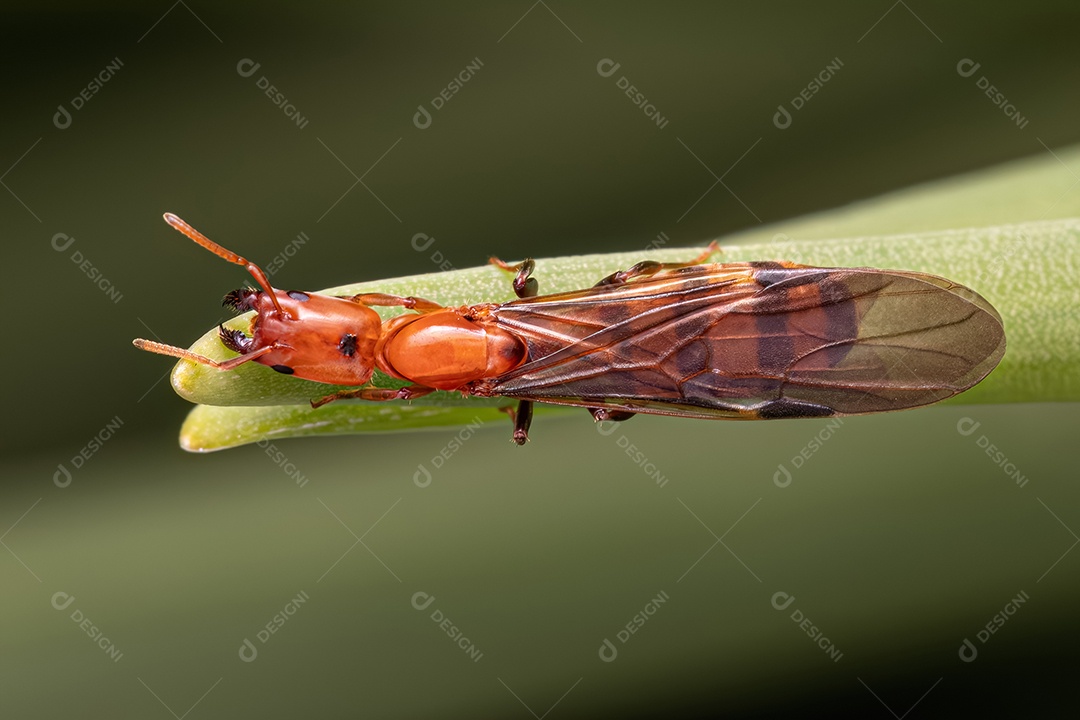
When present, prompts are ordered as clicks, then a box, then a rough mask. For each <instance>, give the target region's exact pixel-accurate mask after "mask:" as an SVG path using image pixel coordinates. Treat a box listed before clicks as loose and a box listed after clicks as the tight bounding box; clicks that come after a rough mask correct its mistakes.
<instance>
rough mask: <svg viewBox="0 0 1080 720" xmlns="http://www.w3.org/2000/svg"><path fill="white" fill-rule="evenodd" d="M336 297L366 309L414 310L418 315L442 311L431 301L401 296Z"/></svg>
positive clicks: (361, 294) (440, 306) (364, 295)
mask: <svg viewBox="0 0 1080 720" xmlns="http://www.w3.org/2000/svg"><path fill="white" fill-rule="evenodd" d="M338 297H340V298H342V299H345V300H352V301H353V302H354V303H359V304H360V305H367V306H368V307H373V306H377V307H399V306H400V307H404V308H406V309H408V310H416V311H417V312H420V313H426V312H433V311H435V310H442V309H443V306H442V305H440V304H439V303H437V302H433V301H431V300H424V299H423V298H417V297H412V296H411V295H410V296H408V297H403V296H401V295H387V294H386V293H360V294H359V295H352V296H348V295H339V296H338Z"/></svg>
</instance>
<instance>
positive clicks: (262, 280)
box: [164, 212, 284, 316]
mask: <svg viewBox="0 0 1080 720" xmlns="http://www.w3.org/2000/svg"><path fill="white" fill-rule="evenodd" d="M164 218H165V222H167V223H169V225H171V226H172V227H173V229H174V230H178V231H179V232H182V233H183V234H184V235H187V236H188V237H189V238H191V239H192V240H194V241H195V242H197V243H199V244H200V245H202V246H203V247H204V248H206V249H207V250H209V251H210V252H212V253H214V254H215V255H217V256H218V257H219V258H222V259H224V260H228V261H229V262H231V263H234V264H236V265H241V266H243V267H246V268H247V271H248V272H249V273H251V276H252V277H253V278H255V282H257V283H259V287H261V288H262V289H263V291H264V292H265V293H266V294H268V295H269V296H270V301H271V302H273V303H274V309H275V310H277V313H278V315H281V316H284V313H283V312H282V310H281V306H280V305H278V301H277V295H275V294H274V288H273V287H271V286H270V281H269V280H268V279H267V278H266V273H264V272H263V271H262V268H260V267H259V266H258V265H256V264H255V263H253V262H250V261H248V260H246V259H244V258H242V257H240V256H239V255H237V254H236V253H234V252H233V251H231V250H226V249H225V248H223V247H221V246H220V245H218V244H217V243H216V242H214V241H213V240H211V239H210V238H208V237H206V236H205V235H203V234H202V233H201V232H199V231H198V230H196V229H195V228H193V227H191V226H190V225H188V224H187V223H186V222H184V221H183V220H181V219H180V218H178V217H177V216H176V215H173V214H172V213H168V212H167V213H165V215H164Z"/></svg>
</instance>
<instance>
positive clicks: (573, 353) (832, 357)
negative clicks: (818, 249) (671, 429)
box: [485, 263, 1005, 419]
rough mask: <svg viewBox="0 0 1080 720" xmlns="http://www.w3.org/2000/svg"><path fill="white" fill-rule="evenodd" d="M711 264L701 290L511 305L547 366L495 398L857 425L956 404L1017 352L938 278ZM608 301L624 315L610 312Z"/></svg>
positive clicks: (675, 288) (513, 321)
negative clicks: (862, 419) (832, 418)
mask: <svg viewBox="0 0 1080 720" xmlns="http://www.w3.org/2000/svg"><path fill="white" fill-rule="evenodd" d="M700 267H701V268H702V270H701V272H699V273H697V277H696V279H695V281H694V282H692V283H681V282H680V280H681V279H682V278H685V277H686V275H685V274H681V275H676V273H674V272H670V273H669V272H662V273H659V274H658V275H656V276H652V277H650V278H648V279H645V280H642V281H640V282H632V283H627V284H626V285H624V286H614V287H600V288H594V289H593V290H589V291H582V292H580V293H568V294H564V295H558V296H547V297H541V298H531V299H529V300H527V301H518V302H513V303H508V304H507V305H504V306H501V307H500V308H498V309H497V310H496V311H494V312H493V316H494V318H495V320H496V322H498V323H499V324H500V325H504V326H505V327H507V328H509V329H512V330H513V331H514V332H515V333H517V334H519V336H521V337H523V339H525V340H526V342H527V343H528V344H529V347H530V357H531V358H534V359H533V360H531V361H530V362H528V363H526V364H524V365H522V366H521V367H519V368H517V369H516V370H514V371H512V372H510V373H507V374H505V375H503V376H500V377H498V378H494V379H492V380H490V381H487V386H486V388H485V389H486V390H488V391H490V392H491V393H492V394H497V395H507V396H511V397H517V398H522V399H530V400H538V401H541V402H550V403H558V404H569V405H584V406H589V407H606V408H611V409H615V410H624V411H633V412H651V413H658V414H672V415H688V416H700V417H734V418H745V419H756V418H782V417H820V416H826V415H849V414H858V413H868V412H880V411H886V410H899V409H903V408H909V407H916V406H919V405H926V404H929V403H932V402H936V401H938V400H942V399H944V398H946V397H950V396H952V395H955V394H957V393H959V392H962V391H963V390H966V389H967V388H969V387H971V386H972V385H974V384H975V383H977V382H978V381H979V380H981V379H982V378H983V377H985V376H986V374H987V373H989V372H990V370H992V369H993V368H994V366H995V365H997V363H998V361H999V360H1000V359H1001V356H1002V355H1003V353H1004V351H1005V335H1004V330H1003V328H1002V325H1001V319H1000V317H999V316H998V314H997V313H996V312H995V311H994V309H993V308H992V307H991V306H990V305H989V303H987V302H986V301H985V300H984V299H983V298H981V297H980V296H979V295H977V294H976V293H974V292H973V291H972V290H970V289H968V288H966V287H963V286H960V285H956V284H954V283H951V282H949V281H948V280H944V279H942V278H939V277H936V276H932V275H924V274H921V273H908V272H888V271H881V270H874V269H831V268H812V267H804V266H798V265H792V264H790V263H785V264H782V265H780V264H777V263H769V264H767V265H766V264H761V265H760V266H756V265H751V264H728V265H704V266H700ZM681 272H682V271H680V273H681ZM607 304H618V305H620V310H621V312H618V313H615V312H612V311H611V310H610V309H609V310H607V311H606V312H605V307H604V306H605V305H607ZM628 310H629V312H628ZM609 321H610V322H609Z"/></svg>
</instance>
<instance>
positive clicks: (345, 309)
mask: <svg viewBox="0 0 1080 720" xmlns="http://www.w3.org/2000/svg"><path fill="white" fill-rule="evenodd" d="M225 300H226V303H225V304H226V305H228V306H229V307H233V308H234V309H236V310H241V311H246V310H255V311H256V314H255V316H254V317H253V318H252V320H251V326H250V330H249V333H250V336H248V335H246V334H244V333H243V332H241V331H240V330H229V329H226V328H224V327H223V328H221V331H220V332H221V342H222V343H223V344H224V345H225V347H227V348H229V349H230V350H233V351H235V352H238V353H240V354H241V355H246V354H249V353H254V352H257V351H259V350H263V349H264V348H271V349H269V350H267V351H266V352H265V354H262V355H260V356H259V357H257V358H254V360H255V361H256V362H259V363H262V364H263V365H268V366H270V367H271V368H273V369H274V370H276V371H278V372H280V373H284V374H286V375H295V376H296V377H300V378H305V379H307V380H317V381H319V382H325V383H332V384H337V385H363V384H364V383H366V382H367V381H368V380H370V379H371V375H372V371H373V370H374V367H375V343H376V342H377V341H378V339H379V335H380V334H381V332H382V320H381V319H380V318H379V315H378V313H376V312H375V311H374V310H372V309H371V308H369V307H367V306H365V305H360V304H358V303H355V302H352V301H351V300H349V299H347V298H340V297H331V296H329V295H319V294H317V293H307V292H301V291H299V290H288V291H285V290H277V289H273V288H271V289H270V290H269V291H264V290H254V289H252V288H244V289H241V290H236V291H233V292H231V293H229V294H228V295H227V296H226V298H225Z"/></svg>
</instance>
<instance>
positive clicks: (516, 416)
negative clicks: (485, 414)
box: [499, 400, 533, 445]
mask: <svg viewBox="0 0 1080 720" xmlns="http://www.w3.org/2000/svg"><path fill="white" fill-rule="evenodd" d="M499 409H500V410H502V411H503V412H504V413H506V414H507V415H509V416H510V421H511V422H513V423H514V435H513V438H512V440H513V441H514V443H515V444H516V445H524V444H525V443H527V442H528V441H529V426H530V425H532V416H533V403H532V400H519V401H518V406H517V411H515V410H514V408H512V407H501V408H499Z"/></svg>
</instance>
